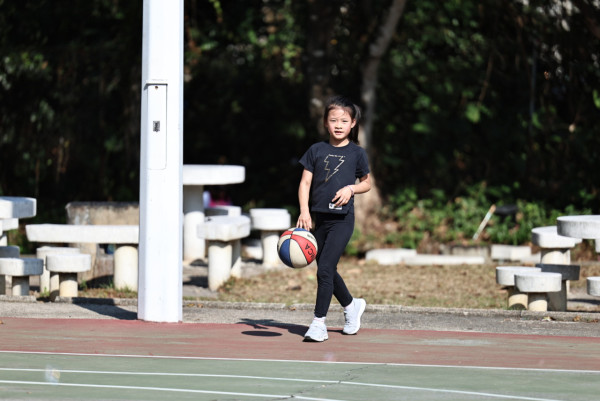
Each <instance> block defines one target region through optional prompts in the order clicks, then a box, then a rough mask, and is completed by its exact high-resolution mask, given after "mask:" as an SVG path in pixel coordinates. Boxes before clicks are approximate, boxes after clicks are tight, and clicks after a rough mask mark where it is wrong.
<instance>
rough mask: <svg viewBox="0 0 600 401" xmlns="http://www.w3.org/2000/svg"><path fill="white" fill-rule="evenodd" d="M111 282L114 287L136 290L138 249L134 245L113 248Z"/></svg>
mask: <svg viewBox="0 0 600 401" xmlns="http://www.w3.org/2000/svg"><path fill="white" fill-rule="evenodd" d="M113 283H114V286H115V288H116V289H125V288H128V289H130V290H131V291H137V290H138V249H137V247H136V246H134V245H121V246H118V247H117V248H116V249H115V272H114V276H113Z"/></svg>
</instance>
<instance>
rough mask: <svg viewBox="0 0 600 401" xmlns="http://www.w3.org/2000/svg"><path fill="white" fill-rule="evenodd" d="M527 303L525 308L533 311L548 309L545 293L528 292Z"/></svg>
mask: <svg viewBox="0 0 600 401" xmlns="http://www.w3.org/2000/svg"><path fill="white" fill-rule="evenodd" d="M528 297H529V304H528V305H527V309H529V310H530V311H534V312H546V311H547V310H548V299H547V297H546V294H545V293H541V292H533V293H529V295H528Z"/></svg>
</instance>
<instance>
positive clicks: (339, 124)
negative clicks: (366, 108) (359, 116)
mask: <svg viewBox="0 0 600 401" xmlns="http://www.w3.org/2000/svg"><path fill="white" fill-rule="evenodd" d="M355 124H356V120H353V119H352V117H350V114H349V113H348V112H347V111H346V110H344V109H342V108H341V107H336V108H334V109H331V110H329V115H328V116H327V121H326V122H325V127H326V128H327V131H329V143H330V144H332V145H333V146H344V145H346V144H348V142H350V140H349V139H348V135H350V130H351V129H352V128H353V127H354V125H355Z"/></svg>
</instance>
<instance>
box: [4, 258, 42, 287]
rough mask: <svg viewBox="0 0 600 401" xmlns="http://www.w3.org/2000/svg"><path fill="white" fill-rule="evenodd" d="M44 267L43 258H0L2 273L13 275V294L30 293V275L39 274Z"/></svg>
mask: <svg viewBox="0 0 600 401" xmlns="http://www.w3.org/2000/svg"><path fill="white" fill-rule="evenodd" d="M43 269H44V262H43V261H42V260H41V259H32V258H0V274H2V275H6V276H12V295H15V296H26V295H29V276H39V275H41V274H42V270H43Z"/></svg>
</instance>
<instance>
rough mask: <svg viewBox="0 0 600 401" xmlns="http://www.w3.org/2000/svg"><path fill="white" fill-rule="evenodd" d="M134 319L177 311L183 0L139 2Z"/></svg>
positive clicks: (171, 316)
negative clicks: (141, 7) (139, 114)
mask: <svg viewBox="0 0 600 401" xmlns="http://www.w3.org/2000/svg"><path fill="white" fill-rule="evenodd" d="M141 110H142V118H141V153H140V159H141V160H140V241H139V269H138V270H139V284H138V287H139V288H138V318H139V319H141V320H147V321H153V322H180V321H182V319H183V311H182V302H183V301H182V296H183V290H182V280H183V278H182V259H183V257H182V256H183V255H182V232H183V220H182V215H183V211H182V165H183V164H182V161H183V0H144V28H143V44H142V104H141Z"/></svg>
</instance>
